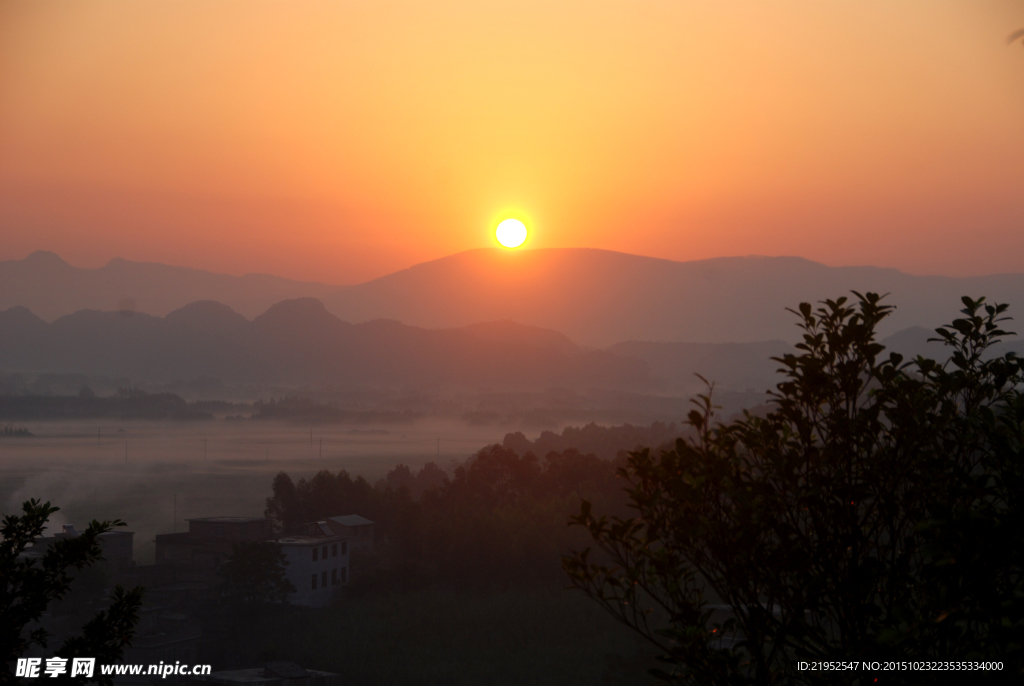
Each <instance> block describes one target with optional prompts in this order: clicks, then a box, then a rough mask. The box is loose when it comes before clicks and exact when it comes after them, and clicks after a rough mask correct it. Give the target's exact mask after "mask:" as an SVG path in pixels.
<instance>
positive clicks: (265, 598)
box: [220, 541, 295, 607]
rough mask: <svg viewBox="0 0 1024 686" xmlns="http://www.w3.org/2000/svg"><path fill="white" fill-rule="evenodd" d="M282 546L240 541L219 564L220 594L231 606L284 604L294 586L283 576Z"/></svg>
mask: <svg viewBox="0 0 1024 686" xmlns="http://www.w3.org/2000/svg"><path fill="white" fill-rule="evenodd" d="M286 564H288V562H287V560H286V559H285V555H284V552H283V551H282V550H281V546H280V545H278V544H277V543H273V542H270V541H241V542H239V543H236V544H234V545H233V546H232V549H231V557H230V558H228V560H227V561H226V562H225V563H224V564H223V565H222V566H221V568H220V575H221V579H222V580H223V581H222V586H221V597H223V598H224V600H225V601H226V602H227V603H228V604H229V605H232V606H238V605H244V606H254V607H255V606H264V605H275V604H281V603H286V602H287V601H288V594H289V593H294V592H295V587H294V586H293V585H292V583H291V582H290V581H288V579H287V578H286V577H285V565H286Z"/></svg>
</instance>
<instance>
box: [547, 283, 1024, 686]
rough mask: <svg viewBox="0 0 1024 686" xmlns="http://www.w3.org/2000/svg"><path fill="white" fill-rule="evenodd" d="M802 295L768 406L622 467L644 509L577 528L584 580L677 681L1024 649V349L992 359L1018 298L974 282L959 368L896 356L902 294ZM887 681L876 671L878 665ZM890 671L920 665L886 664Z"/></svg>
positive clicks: (793, 676) (958, 335)
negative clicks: (890, 327)
mask: <svg viewBox="0 0 1024 686" xmlns="http://www.w3.org/2000/svg"><path fill="white" fill-rule="evenodd" d="M858 299H859V302H858V303H857V304H856V306H851V305H848V304H847V301H846V298H840V299H838V300H835V301H832V300H828V301H825V302H824V303H823V304H822V307H820V308H818V309H817V310H813V311H812V307H811V305H810V304H808V303H803V304H802V305H801V306H800V308H799V311H798V312H796V314H797V315H798V317H799V319H800V324H799V326H800V328H801V329H803V341H802V342H801V343H800V344H799V345H797V346H796V348H797V350H796V352H795V353H794V354H787V355H785V356H784V357H781V358H774V359H776V361H777V362H779V363H780V365H781V369H780V370H779V371H780V373H781V374H782V375H783V376H784V380H783V381H782V382H781V383H779V384H778V386H777V391H775V392H774V393H773V398H772V401H773V402H772V409H771V411H770V412H769V413H768V414H767V416H765V417H763V418H762V417H756V416H752V415H745V416H744V417H742V418H741V419H738V420H736V421H733V422H731V423H729V424H721V423H718V422H717V421H716V420H715V413H714V409H715V407H714V405H713V404H712V399H711V394H710V393H709V394H707V395H704V396H700V397H699V399H698V400H697V401H696V403H697V409H695V410H694V411H692V412H690V415H689V421H688V423H689V424H690V425H691V426H692V427H693V428H694V429H695V431H696V433H697V436H696V437H695V438H692V439H688V440H683V439H680V440H678V441H677V442H676V445H675V447H674V448H673V449H671V450H667V451H663V452H662V454H661V455H660V456H654V455H652V454H651V451H650V450H649V449H645V450H641V451H637V452H633V453H632V454H631V456H630V459H629V463H628V465H627V466H626V467H625V468H623V469H621V470H620V475H621V476H622V477H623V478H625V479H626V480H627V483H628V484H629V487H628V491H627V492H628V495H629V498H630V501H631V505H632V507H633V508H634V509H635V511H636V512H637V514H636V516H634V517H629V518H625V519H619V518H612V519H609V518H607V517H604V516H599V515H598V514H596V513H594V512H593V511H592V506H591V505H590V504H589V503H586V502H584V503H583V505H582V507H581V510H580V513H579V515H578V516H575V517H573V518H572V520H571V523H572V524H575V525H578V526H582V527H586V528H587V529H588V530H589V532H590V534H591V536H592V538H593V540H594V542H595V545H596V548H597V551H596V552H595V551H592V550H591V549H586V550H583V551H581V552H576V553H574V554H573V555H571V556H569V557H567V558H565V559H564V566H565V568H566V570H567V571H568V573H569V576H570V578H571V581H572V584H573V586H575V587H577V588H579V589H582V590H583V591H584V592H585V593H587V594H588V595H589V596H590V597H592V598H593V599H595V600H597V601H598V602H599V603H601V604H602V605H603V606H604V607H605V608H606V609H607V610H608V611H609V612H611V613H612V614H613V615H614V616H615V617H617V618H618V619H619V620H620V621H622V622H624V623H626V624H627V625H629V626H631V627H632V628H634V629H636V630H637V631H639V632H640V633H641V634H642V635H643V636H645V637H646V638H647V639H649V640H650V641H652V642H653V643H655V644H656V645H658V646H659V647H660V648H661V650H662V652H663V656H664V657H663V659H664V661H665V663H666V665H667V668H666V669H664V670H660V671H657V675H658V676H660V677H661V678H662V679H664V680H666V681H672V682H679V683H683V682H685V683H705V684H730V685H731V684H778V683H830V684H831V683H854V682H857V681H859V682H860V683H870V678H865V677H866V674H865V673H864V672H863V671H859V670H858V671H852V672H820V671H819V672H812V671H801V670H799V669H798V665H799V662H800V661H807V662H814V661H835V662H846V663H848V662H850V661H858V663H859V662H861V661H896V662H902V661H915V660H918V661H919V660H968V661H971V662H972V664H974V661H986V660H994V661H1000V663H1001V664H1004V668H1005V669H1006V670H1007V671H1010V672H1012V673H1014V674H1015V676H1019V675H1020V673H1021V657H1022V655H1021V653H1022V645H1024V460H1022V457H1024V455H1022V446H1024V397H1022V395H1021V393H1020V390H1019V389H1020V385H1021V383H1022V382H1024V361H1022V360H1020V359H1018V358H1016V357H1015V356H1014V354H1013V353H1007V354H1006V355H1004V356H1002V357H994V356H992V355H990V354H987V351H988V349H989V348H990V346H991V345H992V344H993V343H995V342H996V341H998V339H999V338H1000V337H1001V336H1004V335H1006V333H1007V332H1004V331H1002V330H1001V328H1000V326H1001V323H1002V322H1003V321H1005V319H1007V318H1006V317H1005V316H1004V312H1005V311H1006V306H1005V305H996V306H992V305H986V304H985V303H984V298H982V299H980V300H972V299H970V298H964V299H963V302H964V305H965V308H964V309H963V310H962V312H963V313H964V315H965V317H963V318H961V319H957V320H955V321H954V322H953V323H952V324H951V325H949V326H946V327H942V328H940V329H937V332H938V334H939V338H938V339H936V340H940V341H942V342H944V343H945V344H946V345H947V346H949V349H950V351H951V354H950V357H949V359H948V361H947V362H946V363H945V364H940V363H938V362H935V361H933V360H929V359H925V358H923V357H918V358H917V359H916V360H913V361H911V362H907V363H904V362H903V358H902V357H901V356H900V355H897V354H895V353H892V354H889V355H887V356H883V346H881V345H880V344H878V343H877V342H876V341H875V330H876V327H877V325H878V323H879V322H880V321H882V320H883V319H884V318H885V317H886V316H887V315H888V314H889V313H890V312H891V310H892V308H891V307H889V306H885V305H882V304H881V302H880V300H881V299H880V298H879V296H877V295H875V294H872V293H868V294H866V295H865V296H860V295H859V294H858ZM872 676H881V675H872ZM884 676H885V679H886V681H887V683H905V682H914V681H916V680H918V679H919V678H920V674H916V673H914V672H892V673H886V674H885V675H884Z"/></svg>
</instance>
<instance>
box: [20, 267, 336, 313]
mask: <svg viewBox="0 0 1024 686" xmlns="http://www.w3.org/2000/svg"><path fill="white" fill-rule="evenodd" d="M338 288H340V287H339V286H330V285H327V284H322V283H313V282H303V281H293V280H290V279H284V278H281V277H278V276H270V275H267V274H246V275H245V276H229V275H227V274H216V273H213V272H208V271H203V270H201V269H189V268H188V267H172V266H169V265H166V264H160V263H157V262H132V261H129V260H124V259H121V258H119V257H116V258H114V259H112V260H110V262H108V263H107V264H106V265H104V266H103V267H99V268H98V269H83V268H81V267H74V266H72V265H70V264H68V263H67V262H65V261H64V260H62V259H61V258H60V257H59V256H58V255H56V254H55V253H52V252H47V251H44V250H39V251H36V252H34V253H32V254H31V255H29V256H28V257H26V258H25V259H23V260H7V261H4V262H0V310H4V309H9V308H11V307H19V306H20V307H25V308H28V309H29V310H31V311H32V312H33V313H35V314H36V315H38V316H39V317H41V318H42V319H45V320H46V321H53V320H55V319H57V318H58V317H62V316H64V315H68V314H72V313H74V312H78V311H79V310H101V311H109V310H115V309H122V308H124V307H125V306H128V308H129V309H137V310H138V311H139V312H145V313H146V314H150V315H154V316H158V317H162V316H164V315H166V314H168V313H170V312H172V311H174V310H177V309H179V308H181V307H183V306H185V305H187V304H189V303H192V302H195V301H197V300H215V301H218V302H223V303H226V304H228V305H229V306H230V307H231V308H232V309H234V310H236V311H237V312H239V313H241V314H242V315H244V316H246V317H255V316H256V315H258V314H260V313H262V312H264V311H266V309H267V308H268V307H270V306H271V305H273V304H274V303H277V302H280V301H282V300H287V299H290V298H302V297H313V298H321V297H324V296H326V295H328V294H330V293H333V292H334V291H336V290H338Z"/></svg>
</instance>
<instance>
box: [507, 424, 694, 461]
mask: <svg viewBox="0 0 1024 686" xmlns="http://www.w3.org/2000/svg"><path fill="white" fill-rule="evenodd" d="M683 433H684V429H683V427H681V426H677V425H676V423H675V422H672V423H669V424H666V423H664V422H654V423H653V424H651V425H650V426H633V425H632V424H623V425H622V426H600V425H598V424H594V423H593V422H591V423H590V424H587V425H586V426H584V427H575V426H567V427H566V428H565V429H563V430H562V433H561V434H556V433H554V432H553V431H542V432H541V434H540V436H539V437H538V438H537V440H535V441H530V440H529V439H527V438H526V436H524V435H523V433H522V432H521V431H517V432H515V433H510V434H505V440H503V441H502V443H501V444H502V445H503V446H504V447H505V448H506V449H507V450H511V451H513V452H516V453H519V454H520V455H525V454H526V453H533V454H534V455H547V454H548V453H551V452H563V451H565V450H571V449H576V450H579V451H580V452H582V453H590V454H594V455H596V456H597V457H599V458H601V459H604V460H611V459H615V458H622V459H625V453H626V452H627V451H630V450H636V449H638V448H643V447H648V446H663V445H667V444H670V443H675V440H676V439H677V438H679V437H680V436H682V435H683Z"/></svg>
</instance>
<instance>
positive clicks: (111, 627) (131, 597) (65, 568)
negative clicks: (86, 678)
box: [0, 499, 143, 684]
mask: <svg viewBox="0 0 1024 686" xmlns="http://www.w3.org/2000/svg"><path fill="white" fill-rule="evenodd" d="M59 509H60V508H57V507H53V506H51V505H50V503H48V502H47V503H40V502H39V501H38V500H35V499H33V500H29V501H27V502H25V503H24V504H23V505H22V514H21V515H20V516H19V515H6V516H4V521H3V526H2V528H0V539H2V540H0V683H3V684H14V683H19V680H18V679H17V678H15V676H14V675H13V674H11V672H10V669H9V668H10V665H11V663H12V662H14V661H15V660H16V659H17V658H18V657H19V656H21V655H23V654H24V652H25V651H26V650H27V649H28V648H29V647H30V646H32V645H39V646H42V647H45V646H46V643H47V639H48V638H49V635H48V633H47V631H46V630H44V629H42V628H36V629H34V630H27V627H29V625H31V624H34V623H36V622H38V621H39V619H40V618H41V617H42V615H43V612H45V611H46V608H47V606H49V604H50V603H51V602H52V601H54V600H60V599H61V598H63V597H64V596H65V595H66V594H67V592H68V589H69V588H70V587H71V583H72V581H73V580H74V576H73V574H72V570H75V571H81V570H83V569H85V568H86V567H89V566H90V565H93V564H95V563H96V562H97V561H99V560H101V559H102V553H103V551H102V549H101V548H100V544H99V540H98V537H99V535H100V534H103V533H106V532H107V531H111V530H113V528H114V527H117V526H125V523H124V522H122V521H120V520H114V521H107V522H98V521H95V520H93V521H92V522H91V523H90V524H89V527H88V528H87V529H86V530H85V531H83V532H82V533H81V535H79V536H75V537H69V538H63V539H60V540H58V541H56V542H55V543H54V544H53V546H51V547H50V548H49V549H48V550H47V551H46V552H45V553H44V554H43V556H42V558H41V559H37V558H34V557H29V556H25V555H23V553H24V552H25V550H26V549H27V548H28V546H29V545H30V544H31V543H32V542H33V541H34V540H35V539H37V538H39V537H40V536H42V534H43V531H44V530H45V529H46V523H47V522H48V521H49V519H50V515H52V514H53V513H54V512H57V511H58V510H59ZM142 593H143V590H142V588H141V587H137V588H135V589H133V590H131V591H125V590H124V589H123V588H121V587H120V586H117V587H116V588H115V589H114V593H113V595H112V596H111V603H110V605H109V607H108V608H107V609H106V610H102V611H100V612H99V613H98V614H97V615H96V616H95V617H94V618H93V619H92V620H90V621H89V622H88V623H86V624H85V626H83V627H82V632H81V634H80V635H78V636H74V637H72V638H69V639H68V640H66V641H65V642H64V643H63V645H61V647H60V648H59V649H58V650H57V651H56V652H55V655H56V656H57V657H63V658H73V657H93V658H96V662H97V664H109V663H112V662H118V661H119V660H120V659H121V657H122V656H123V653H124V647H125V646H129V645H131V639H132V636H133V635H134V633H135V625H136V624H137V623H138V611H139V607H141V605H142ZM92 680H93V681H97V682H99V683H105V684H109V683H112V679H111V678H110V677H104V676H103V675H101V674H100V673H99V669H98V668H97V669H96V672H95V674H94V677H93V679H92Z"/></svg>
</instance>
